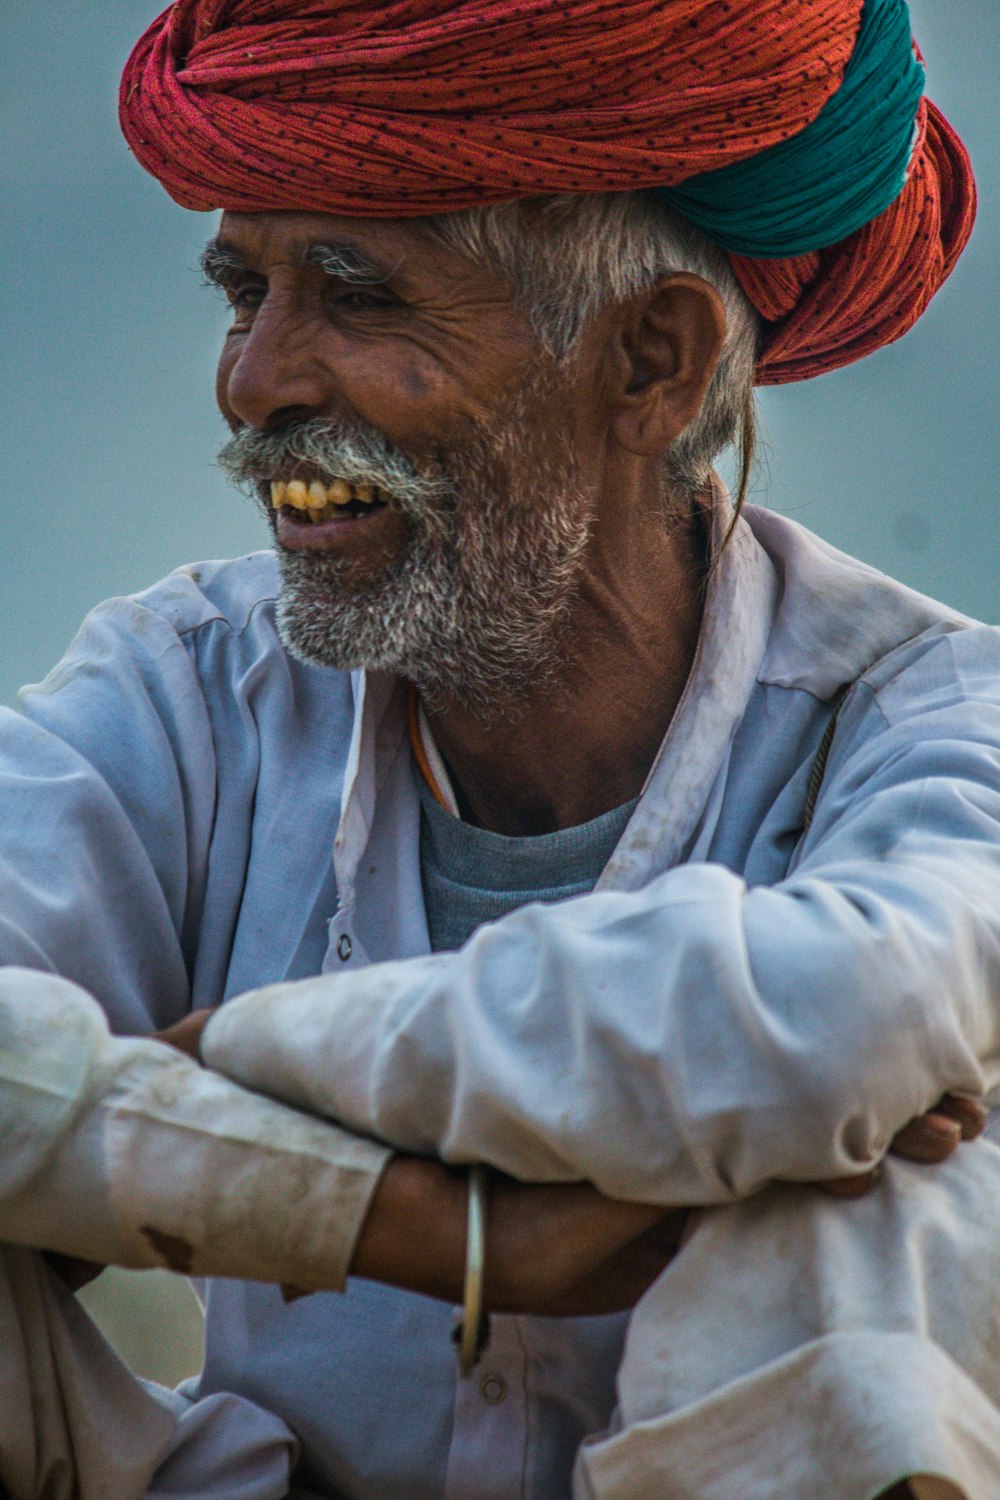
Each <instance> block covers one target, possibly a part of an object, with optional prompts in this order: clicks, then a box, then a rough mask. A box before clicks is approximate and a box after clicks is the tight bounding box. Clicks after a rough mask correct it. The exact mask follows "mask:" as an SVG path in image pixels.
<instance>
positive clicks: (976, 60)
mask: <svg viewBox="0 0 1000 1500" xmlns="http://www.w3.org/2000/svg"><path fill="white" fill-rule="evenodd" d="M159 9H160V6H159V5H158V4H156V3H155V0H154V3H152V4H147V3H145V0H100V3H99V4H95V3H94V0H30V3H29V0H0V58H2V62H0V69H2V72H0V116H2V117H0V126H2V130H3V139H4V141H5V147H6V149H5V157H4V161H3V165H2V178H0V190H2V198H0V202H2V204H3V235H2V249H0V255H2V273H3V279H2V285H3V287H4V290H5V294H6V303H7V306H6V309H5V313H4V319H3V325H2V332H0V340H2V345H0V347H2V358H3V369H4V372H5V375H6V383H5V399H4V403H3V409H4V416H5V419H6V420H5V432H4V440H3V444H2V447H0V466H2V471H3V472H2V483H0V520H2V531H0V537H2V543H0V546H2V553H0V588H2V597H3V606H4V607H3V609H2V610H0V702H9V701H10V700H11V698H12V695H13V692H14V690H15V688H16V687H17V685H18V684H20V683H21V682H24V681H31V680H35V679H37V678H38V677H40V676H42V675H43V674H44V673H45V672H46V671H47V670H48V668H49V667H50V666H52V665H53V664H54V662H55V661H56V660H57V659H58V657H59V655H60V654H61V652H62V651H63V650H64V649H65V646H66V645H67V643H68V642H69V640H70V639H71V637H72V635H73V633H74V631H75V630H76V628H77V626H78V624H79V622H80V620H81V618H82V617H83V615H84V614H85V612H86V611H87V610H88V609H89V608H90V607H91V606H92V605H94V604H96V603H97V602H98V601H99V600H101V599H103V598H106V597H108V596H109V595H112V594H121V593H128V592H130V591H132V590H135V589H139V588H142V587H144V586H146V585H147V584H149V583H151V582H153V581H154V580H155V579H156V578H158V577H161V576H162V575H163V574H164V573H166V572H168V571H169V570H170V569H171V568H173V567H175V566H177V565H178V564H180V563H183V562H189V561H193V560H196V559H202V558H206V557H224V556H234V555H238V554H239V553H241V552H244V551H248V550H250V549H252V548H254V547H259V546H262V545H266V536H265V531H264V526H263V522H262V521H260V520H258V519H257V517H256V516H255V514H254V513H253V511H252V508H251V506H250V503H249V502H248V501H247V500H245V499H243V498H242V497H241V496H239V495H238V494H237V493H236V492H235V491H233V490H231V489H230V487H229V486H228V485H227V484H226V482H225V481H224V480H223V478H222V476H221V475H220V474H219V473H218V471H217V469H216V468H215V467H214V457H215V453H216V452H217V450H218V448H219V446H220V443H221V441H222V427H221V419H220V418H219V416H218V415H217V413H216V411H215V406H214V401H213V397H212V373H213V364H214V359H215V353H216V349H217V346H218V343H219V340H220V337H221V334H222V331H223V328H224V326H225V321H226V316H225V310H224V308H223V306H222V304H221V303H220V302H219V301H217V299H216V298H215V296H213V294H212V293H211V292H209V291H208V290H207V289H206V288H204V287H202V286H201V284H200V276H199V273H198V271H197V259H198V254H199V251H200V249H201V247H202V245H203V244H204V242H205V240H206V239H208V238H209V236H210V234H211V233H212V230H213V225H214V223H215V216H214V215H209V214H192V213H188V212H185V211H184V210H182V209H180V208H178V207H177V206H176V205H175V204H174V203H172V202H171V201H170V199H168V198H167V196H166V194H165V193H164V192H163V191H162V189H161V188H160V187H159V186H158V184H156V183H155V182H154V181H153V180H152V179H151V178H149V177H147V176H146V174H145V173H144V172H143V171H142V170H141V169H140V168H139V167H138V166H137V164H136V163H135V162H134V161H133V159H132V157H131V156H130V155H129V153H128V151H127V149H126V147H125V145H124V142H123V141H122V139H121V137H120V135H119V132H118V125H117V118H116V88H117V81H118V74H119V71H120V68H121V65H122V63H123V61H124V59H125V57H126V55H127V53H128V51H129V49H130V47H131V45H132V43H133V42H134V41H135V39H136V38H137V36H138V35H139V33H140V31H141V30H142V29H143V27H144V26H145V25H146V24H147V23H148V21H149V20H150V19H152V17H153V16H154V15H155V14H156V13H157V11H158V10H159ZM911 10H912V12H913V18H914V30H915V32H916V35H917V36H918V37H919V39H920V42H921V44H922V46H923V49H924V52H925V55H926V58H927V65H928V73H929V78H930V87H929V92H930V94H931V96H932V97H933V98H934V99H935V100H936V101H937V102H938V103H939V104H940V105H941V107H942V108H943V109H944V111H945V113H946V114H947V115H948V116H949V118H950V119H951V120H952V121H953V122H954V124H955V125H956V126H957V127H958V129H959V131H960V133H961V134H962V135H963V137H964V138H965V140H966V141H967V142H968V144H969V146H970V149H971V151H972V155H973V160H974V162H975V165H976V169H977V175H978V177H979V182H980V189H981V197H982V205H981V209H980V219H979V225H978V227H977V230H976V234H975V235H974V237H973V240H972V244H971V245H970V247H969V249H968V250H967V251H966V253H965V256H964V257H963V259H962V261H961V262H960V264H959V266H958V269H957V271H956V272H955V274H954V275H953V277H952V279H951V281H950V282H949V283H948V285H947V286H946V287H945V289H944V291H943V292H942V293H941V294H940V295H939V296H938V298H937V299H936V301H935V302H934V304H933V305H932V307H931V309H930V311H929V312H928V313H927V314H926V315H925V317H924V318H923V320H922V321H921V323H920V324H919V325H918V326H917V328H916V329H915V330H913V331H912V332H911V333H910V334H908V335H907V337H906V338H905V339H904V340H903V341H902V342H901V343H899V344H896V345H895V346H894V347H892V348H890V349H886V350H882V351H880V352H879V353H878V354H875V355H873V356H871V357H869V358H868V359H867V360H864V361H863V362H862V363H861V364H858V365H854V366H852V367H850V368H849V369H847V370H843V371H839V372H837V373H835V374H832V375H826V376H822V377H821V378H820V379H818V380H814V381H809V382H807V383H805V384H803V385H798V386H792V387H786V388H784V389H782V390H780V391H777V392H770V393H765V394H764V396H763V398H762V407H763V429H764V440H765V441H764V454H763V458H764V462H763V463H762V466H761V469H760V472H759V474H758V476H757V482H756V488H755V494H754V498H755V499H756V500H757V501H758V502H760V503H765V504H767V505H769V506H772V507H773V508H775V509H776V510H779V511H782V512H783V513H785V514H789V515H793V516H795V517H796V518H798V519H799V520H800V521H802V522H803V523H804V524H805V525H807V526H809V527H810V528H812V529H813V530H815V531H818V532H820V533H821V534H822V535H823V536H825V537H827V538H828V540H830V541H832V542H833V543H834V544H835V545H837V546H840V547H843V548H845V549H846V550H848V551H850V552H853V553H855V554H857V555H859V556H861V557H863V558H865V559H866V560H867V561H869V562H871V563H873V564H875V565H876V566H877V567H880V568H883V569H885V570H886V571H887V572H890V573H893V574H895V575H896V576H897V577H900V578H902V579H904V580H905V581H906V582H907V583H910V584H912V585H913V586H914V587H916V588H919V589H922V590H924V591H925V592H928V593H932V594H935V595H937V596H938V597H940V598H943V599H945V600H947V601H948V602H949V603H951V604H953V605H954V606H956V607H958V608H960V609H963V610H966V611H968V612H969V613H972V614H976V615H979V616H980V617H983V618H986V619H988V620H991V621H994V622H997V621H1000V591H998V585H997V570H998V563H1000V541H998V537H997V525H996V506H995V503H994V496H993V474H994V469H995V467H996V457H997V447H998V439H997V420H996V376H995V369H996V354H997V348H998V329H997V313H996V309H997V301H998V298H997V280H998V271H1000V253H998V250H1000V141H998V132H997V125H996V121H997V96H996V82H995V80H996V77H997V72H998V65H1000V25H998V0H956V3H954V4H949V5H942V4H941V3H940V0H934V3H932V0H913V3H912V4H911Z"/></svg>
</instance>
